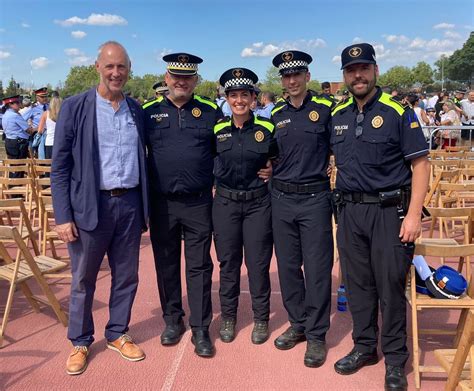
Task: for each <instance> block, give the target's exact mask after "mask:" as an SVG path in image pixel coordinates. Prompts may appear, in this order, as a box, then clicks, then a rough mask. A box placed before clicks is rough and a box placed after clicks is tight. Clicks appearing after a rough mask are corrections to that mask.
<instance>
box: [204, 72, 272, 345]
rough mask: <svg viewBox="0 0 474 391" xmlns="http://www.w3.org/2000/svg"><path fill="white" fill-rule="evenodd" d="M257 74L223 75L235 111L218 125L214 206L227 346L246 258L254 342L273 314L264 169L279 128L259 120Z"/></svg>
mask: <svg viewBox="0 0 474 391" xmlns="http://www.w3.org/2000/svg"><path fill="white" fill-rule="evenodd" d="M257 81H258V77H257V75H256V74H255V73H254V72H252V71H251V70H249V69H246V68H232V69H229V70H227V71H226V72H224V73H223V74H222V76H221V77H220V80H219V82H220V84H221V85H222V86H223V87H224V89H225V94H226V98H227V102H228V103H229V106H230V108H231V110H232V116H231V117H225V118H224V119H223V120H222V121H221V122H219V123H218V124H216V126H215V127H214V133H215V137H216V148H217V158H216V164H215V170H214V173H215V178H216V195H215V198H214V203H213V208H212V218H213V225H214V237H215V240H214V241H215V246H216V252H217V258H218V260H219V264H220V290H219V296H220V301H221V312H222V323H221V327H220V337H221V340H222V341H223V342H232V341H233V340H234V338H235V324H236V320H237V305H238V300H239V294H240V268H241V266H242V258H243V255H244V254H245V264H246V266H247V270H248V276H249V287H250V295H251V298H252V309H253V313H254V321H255V323H254V328H253V331H252V337H251V340H252V342H253V343H254V344H261V343H264V342H265V341H266V340H267V339H268V337H269V332H268V319H269V316H270V275H269V269H270V261H271V258H272V253H273V238H272V226H271V224H272V223H271V203H270V194H269V192H268V186H267V184H266V183H265V182H264V180H262V179H261V178H260V177H259V170H260V169H261V168H263V167H265V166H266V163H267V161H268V159H271V158H274V157H276V152H277V151H276V148H275V147H276V143H275V140H274V138H273V129H274V126H273V124H272V123H271V121H270V120H268V119H266V118H263V117H257V116H255V115H254V114H253V113H252V111H251V109H250V107H251V105H252V103H253V102H254V101H255V98H256V92H255V83H257Z"/></svg>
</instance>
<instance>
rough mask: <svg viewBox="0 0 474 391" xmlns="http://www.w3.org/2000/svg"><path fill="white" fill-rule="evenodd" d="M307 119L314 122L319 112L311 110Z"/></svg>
mask: <svg viewBox="0 0 474 391" xmlns="http://www.w3.org/2000/svg"><path fill="white" fill-rule="evenodd" d="M309 119H310V120H311V121H313V122H316V121H317V120H318V119H319V113H318V112H317V111H314V110H313V111H311V112H310V113H309Z"/></svg>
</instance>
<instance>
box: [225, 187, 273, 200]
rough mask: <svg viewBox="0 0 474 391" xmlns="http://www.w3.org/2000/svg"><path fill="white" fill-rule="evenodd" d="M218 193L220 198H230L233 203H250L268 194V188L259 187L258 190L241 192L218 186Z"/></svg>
mask: <svg viewBox="0 0 474 391" xmlns="http://www.w3.org/2000/svg"><path fill="white" fill-rule="evenodd" d="M216 192H217V194H219V195H220V196H222V197H225V198H228V199H230V200H233V201H250V200H253V199H255V198H258V197H262V196H264V195H265V194H267V193H268V188H267V186H263V187H259V188H258V189H256V190H248V191H241V190H231V189H226V188H224V187H220V186H218V187H217V188H216Z"/></svg>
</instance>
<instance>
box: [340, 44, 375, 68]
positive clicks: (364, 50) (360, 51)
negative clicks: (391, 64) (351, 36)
mask: <svg viewBox="0 0 474 391" xmlns="http://www.w3.org/2000/svg"><path fill="white" fill-rule="evenodd" d="M341 63H342V65H341V69H344V68H345V67H347V66H349V65H352V64H360V63H364V64H377V62H376V61H375V50H374V47H373V46H372V45H371V44H369V43H356V44H354V45H350V46H348V47H346V48H345V49H344V50H343V51H342V53H341Z"/></svg>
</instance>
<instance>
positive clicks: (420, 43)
mask: <svg viewBox="0 0 474 391" xmlns="http://www.w3.org/2000/svg"><path fill="white" fill-rule="evenodd" d="M425 45H426V41H425V40H424V39H422V38H419V37H416V38H415V39H414V40H413V41H411V42H410V44H409V45H408V47H409V48H412V49H421V48H423V47H424V46H425Z"/></svg>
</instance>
